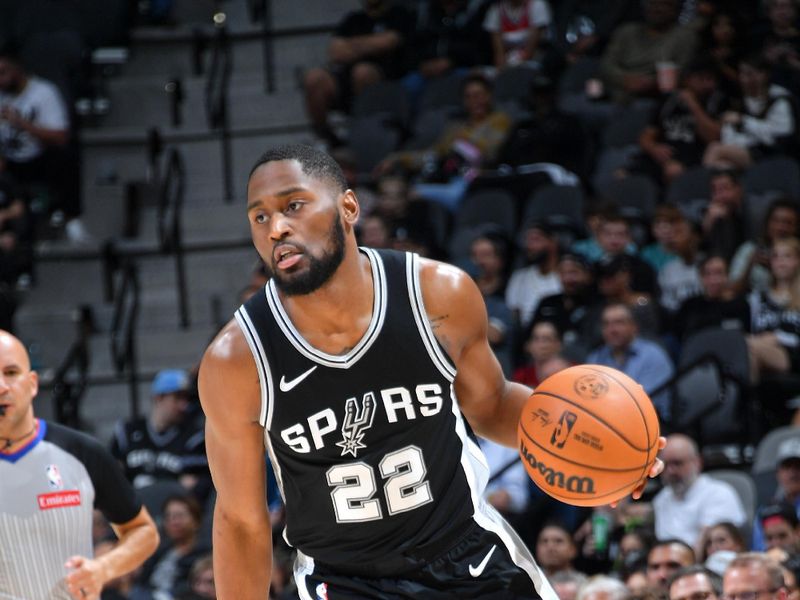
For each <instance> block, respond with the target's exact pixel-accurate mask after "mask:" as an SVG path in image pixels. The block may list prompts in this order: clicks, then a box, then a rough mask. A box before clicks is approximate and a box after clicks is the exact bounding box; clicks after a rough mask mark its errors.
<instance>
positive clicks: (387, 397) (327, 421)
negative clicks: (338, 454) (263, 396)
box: [280, 383, 444, 456]
mask: <svg viewBox="0 0 800 600" xmlns="http://www.w3.org/2000/svg"><path fill="white" fill-rule="evenodd" d="M377 398H380V402H378V401H377ZM443 405H444V400H443V399H442V386H441V385H439V384H438V383H422V384H420V385H418V386H416V387H415V388H414V390H413V392H412V390H410V389H408V388H405V387H392V388H385V389H382V390H380V391H379V392H377V393H375V392H367V393H366V394H364V395H363V396H362V398H361V402H360V403H359V402H358V400H357V399H356V398H348V399H347V401H346V402H345V408H344V413H345V414H344V418H343V419H342V426H341V433H342V441H340V442H336V445H337V446H339V447H341V448H342V456H345V455H346V454H352V455H353V456H356V455H357V452H358V450H361V449H364V448H366V444H365V443H364V436H365V434H366V432H367V430H368V429H369V428H370V427H372V423H373V421H374V419H375V414H376V413H377V412H380V411H379V410H378V408H377V406H380V407H382V408H383V411H382V412H383V413H384V414H385V416H386V420H387V421H388V422H389V423H399V422H401V421H413V420H414V419H416V418H418V417H432V416H433V415H435V414H437V413H438V412H439V411H441V410H442V406H443ZM337 429H339V421H338V419H337V418H336V413H335V412H334V411H333V409H332V408H325V409H323V410H321V411H319V412H316V413H314V414H313V415H311V416H309V417H308V418H307V419H306V422H305V423H295V424H294V425H291V426H289V427H286V428H285V429H283V430H282V431H281V434H280V435H281V439H282V440H283V441H284V442H286V444H287V445H288V446H289V447H290V448H291V449H292V450H294V451H295V452H298V453H300V454H307V453H309V452H311V449H312V447H313V449H314V450H321V449H322V448H325V446H326V442H327V440H326V436H328V435H329V434H332V433H333V432H335V431H336V430H337Z"/></svg>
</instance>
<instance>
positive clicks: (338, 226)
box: [272, 213, 344, 296]
mask: <svg viewBox="0 0 800 600" xmlns="http://www.w3.org/2000/svg"><path fill="white" fill-rule="evenodd" d="M330 240H331V245H332V247H331V248H330V249H328V250H326V251H325V252H324V253H323V254H322V256H321V257H319V258H317V257H316V256H313V255H311V254H310V253H308V252H306V254H305V255H306V257H307V258H308V262H309V265H308V269H306V271H305V272H303V273H287V274H284V273H281V272H280V271H278V270H277V269H275V268H272V278H273V279H274V280H275V285H276V286H277V288H278V289H279V290H280V291H281V292H283V293H284V294H285V295H286V296H301V295H304V294H310V293H311V292H315V291H316V290H318V289H319V288H321V287H322V286H323V285H325V284H326V283H327V282H328V280H329V279H330V278H331V277H333V274H334V273H335V272H336V269H338V268H339V265H340V264H342V261H343V260H344V227H342V222H341V221H340V220H339V214H338V213H334V215H333V223H332V225H331V229H330Z"/></svg>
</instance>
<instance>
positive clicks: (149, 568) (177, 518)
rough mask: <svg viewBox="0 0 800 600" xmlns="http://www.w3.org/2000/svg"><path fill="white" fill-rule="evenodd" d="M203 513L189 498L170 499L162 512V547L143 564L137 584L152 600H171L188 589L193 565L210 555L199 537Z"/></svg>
mask: <svg viewBox="0 0 800 600" xmlns="http://www.w3.org/2000/svg"><path fill="white" fill-rule="evenodd" d="M202 519H203V510H202V508H201V507H200V504H199V503H198V502H197V500H195V499H194V498H193V497H191V496H170V497H169V498H167V500H166V501H165V502H164V509H163V511H162V517H161V520H162V523H161V524H162V528H163V530H164V535H163V537H162V544H161V546H160V547H159V549H158V550H156V553H155V554H154V555H153V556H152V557H151V558H150V559H149V560H148V561H147V562H146V563H145V564H144V567H143V570H142V574H141V575H140V577H139V581H140V582H141V583H142V584H144V585H146V586H147V587H148V588H149V589H151V590H152V591H153V596H154V597H159V598H160V597H166V598H172V597H173V596H176V595H178V594H181V593H183V592H185V591H187V590H188V589H189V573H190V571H191V568H192V565H193V564H194V562H195V561H196V560H197V559H198V558H200V557H202V556H204V555H206V554H209V553H210V552H211V549H210V548H209V545H208V544H207V543H206V542H204V541H203V540H202V539H201V537H200V524H201V522H202Z"/></svg>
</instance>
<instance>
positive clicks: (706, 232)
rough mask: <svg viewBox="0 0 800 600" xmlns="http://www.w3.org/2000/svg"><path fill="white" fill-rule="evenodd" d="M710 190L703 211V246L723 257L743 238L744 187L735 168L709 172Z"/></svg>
mask: <svg viewBox="0 0 800 600" xmlns="http://www.w3.org/2000/svg"><path fill="white" fill-rule="evenodd" d="M710 191H711V193H710V199H709V203H708V206H707V207H706V211H705V213H704V215H703V220H702V222H701V227H702V231H703V243H702V246H703V249H704V250H705V251H706V252H708V253H714V254H719V255H721V256H724V257H725V259H726V260H730V259H731V257H733V254H734V252H736V249H737V248H738V247H739V245H740V244H741V243H742V242H743V241H744V231H743V228H742V224H743V217H742V208H743V204H744V187H743V186H742V182H741V181H740V179H739V175H738V174H737V173H736V172H734V171H729V170H728V171H716V172H714V173H712V175H711V190H710Z"/></svg>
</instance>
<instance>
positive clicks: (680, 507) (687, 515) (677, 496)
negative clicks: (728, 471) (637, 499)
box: [653, 433, 747, 547]
mask: <svg viewBox="0 0 800 600" xmlns="http://www.w3.org/2000/svg"><path fill="white" fill-rule="evenodd" d="M661 460H663V461H664V464H665V467H664V472H663V474H662V475H661V480H662V482H663V483H664V484H665V485H664V488H663V489H662V490H661V491H660V492H659V493H658V494H656V496H655V498H653V512H654V514H655V528H656V537H657V538H658V539H667V538H677V539H680V540H682V541H684V542H686V543H687V544H689V545H690V546H692V547H696V546H698V544H700V543H701V541H702V540H703V539H704V537H703V533H704V532H705V530H706V528H708V527H711V526H712V525H715V524H717V523H721V522H722V521H729V522H731V523H733V524H734V525H737V526H742V525H744V524H745V521H746V520H747V516H746V514H745V511H744V508H743V506H742V502H741V500H740V499H739V496H738V495H737V494H736V491H735V490H734V489H733V487H731V486H730V485H729V484H727V483H725V482H722V481H717V480H715V479H712V478H711V477H709V476H708V475H703V474H702V473H701V469H702V459H701V457H700V452H699V451H698V449H697V444H696V443H695V442H694V440H692V439H691V438H690V437H688V436H685V435H683V434H678V433H676V434H673V435H670V436H669V437H667V446H666V448H664V450H663V451H662V452H661Z"/></svg>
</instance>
